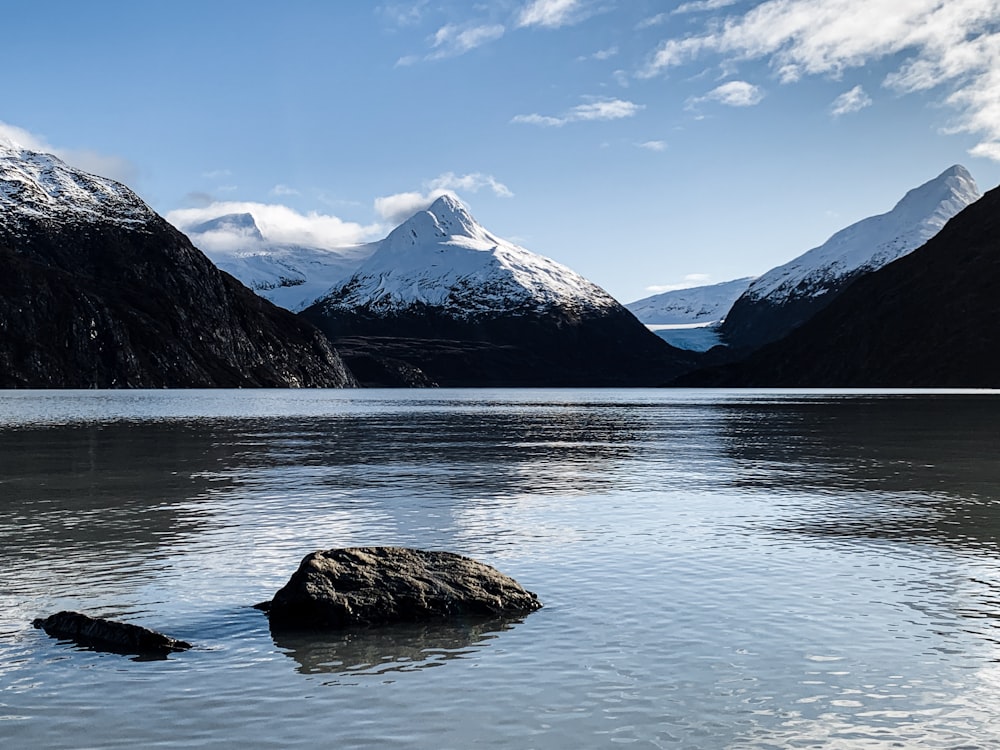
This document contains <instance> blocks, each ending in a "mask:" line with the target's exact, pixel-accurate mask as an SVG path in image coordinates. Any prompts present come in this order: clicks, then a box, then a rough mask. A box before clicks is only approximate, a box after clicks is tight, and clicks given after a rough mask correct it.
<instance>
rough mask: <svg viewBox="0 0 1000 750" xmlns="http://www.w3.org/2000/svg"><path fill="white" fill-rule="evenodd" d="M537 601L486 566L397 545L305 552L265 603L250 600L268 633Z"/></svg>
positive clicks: (489, 613)
mask: <svg viewBox="0 0 1000 750" xmlns="http://www.w3.org/2000/svg"><path fill="white" fill-rule="evenodd" d="M541 606H542V604H541V602H539V601H538V597H537V596H535V594H533V593H531V592H530V591H525V590H524V589H523V588H521V585H520V584H519V583H518V582H517V581H515V580H514V579H513V578H510V577H509V576H506V575H504V574H503V573H501V572H499V571H498V570H496V569H495V568H492V567H490V566H489V565H485V564H484V563H481V562H477V561H475V560H472V559H470V558H468V557H463V556H462V555H456V554H454V553H451V552H430V551H426V550H416V549H405V548H402V547H354V548H346V549H331V550H325V551H319V552H313V553H312V554H309V555H306V557H305V558H304V559H303V560H302V563H301V564H300V565H299V569H298V570H297V571H295V573H294V574H293V575H292V577H291V579H290V580H289V581H288V583H287V584H285V586H284V587H283V588H282V589H281V590H280V591H278V593H277V594H275V595H274V599H273V600H272V601H270V602H265V603H264V604H258V605H257V607H258V608H259V609H263V610H264V611H265V612H267V614H268V618H269V620H270V623H271V628H272V630H273V629H295V628H344V627H349V626H352V625H361V626H367V625H383V624H387V623H394V622H421V621H427V620H449V619H456V618H497V617H510V616H516V615H523V614H527V613H529V612H533V611H535V610H536V609H539V608H540V607H541Z"/></svg>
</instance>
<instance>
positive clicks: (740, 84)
mask: <svg viewBox="0 0 1000 750" xmlns="http://www.w3.org/2000/svg"><path fill="white" fill-rule="evenodd" d="M763 98H764V92H763V91H762V90H761V88H760V87H759V86H754V85H753V84H752V83H747V82H746V81H729V82H728V83H724V84H722V85H721V86H717V87H715V88H714V89H712V90H711V91H709V92H708V93H707V94H705V95H704V96H697V97H694V98H693V99H691V100H690V101H689V102H688V107H689V108H690V107H692V106H694V105H697V104H700V103H702V102H719V103H720V104H725V105H726V106H728V107H753V106H754V105H756V104H760V102H761V100H762V99H763Z"/></svg>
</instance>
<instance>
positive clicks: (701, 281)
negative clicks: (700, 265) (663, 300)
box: [646, 273, 712, 294]
mask: <svg viewBox="0 0 1000 750" xmlns="http://www.w3.org/2000/svg"><path fill="white" fill-rule="evenodd" d="M711 278H712V277H711V276H709V275H708V274H707V273H689V274H687V275H686V276H685V277H684V280H683V281H681V282H680V283H677V284H654V285H653V286H647V287H646V291H647V292H652V293H653V294H662V293H663V292H676V291H679V290H681V289H692V288H693V287H696V286H705V285H706V284H707V283H708V282H709V281H710V280H711Z"/></svg>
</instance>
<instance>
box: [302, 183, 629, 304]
mask: <svg viewBox="0 0 1000 750" xmlns="http://www.w3.org/2000/svg"><path fill="white" fill-rule="evenodd" d="M321 304H322V306H323V307H324V309H327V310H332V309H342V310H354V309H358V308H362V309H365V310H367V311H370V312H372V313H375V314H383V315H384V314H388V313H396V312H402V311H405V310H407V309H409V308H411V307H414V306H420V307H431V308H435V309H436V310H438V311H440V312H442V313H444V314H447V315H449V316H452V317H455V318H459V319H469V318H475V317H477V316H483V315H486V316H489V315H496V314H504V315H506V314H510V313H511V312H513V311H516V310H525V309H530V310H534V311H545V310H549V309H553V308H559V309H562V310H565V311H577V312H583V311H588V310H594V311H603V310H610V309H614V308H617V307H619V303H618V302H616V301H615V300H614V299H613V298H612V297H611V296H610V295H609V294H608V293H607V292H605V291H604V290H603V289H601V288H600V287H599V286H597V285H596V284H594V283H592V282H590V281H588V280H587V279H585V278H583V277H582V276H580V275H579V274H577V273H576V272H574V271H572V270H570V269H569V268H567V267H566V266H564V265H561V264H560V263H556V262H555V261H553V260H550V259H548V258H545V257H542V256H540V255H536V254H535V253H532V252H530V251H528V250H525V249H524V248H522V247H518V246H517V245H514V244H512V243H510V242H507V241H506V240H502V239H500V238H499V237H497V236H496V235H493V234H491V233H490V232H489V231H487V230H486V229H485V228H484V227H482V226H481V225H480V224H479V223H477V222H476V220H475V219H473V218H472V216H470V215H469V212H468V211H466V209H465V207H464V206H462V204H461V203H460V202H459V201H458V200H457V199H455V198H453V197H451V196H450V195H444V196H442V197H440V198H438V199H437V200H436V201H435V202H434V203H433V205H431V207H430V208H428V209H427V210H426V211H420V212H418V213H417V214H415V215H414V216H413V217H411V218H410V219H408V220H407V221H405V222H404V223H403V224H401V225H400V226H398V227H396V229H394V230H393V231H392V232H391V233H390V234H389V236H388V237H386V238H385V239H384V240H382V241H381V242H379V243H377V249H376V250H375V252H374V253H373V254H372V255H371V257H370V258H369V259H368V260H367V261H365V262H364V263H363V264H362V265H361V266H360V267H359V268H358V270H357V271H356V272H355V273H354V275H353V276H352V277H351V278H350V279H349V280H347V281H346V283H344V284H343V286H341V287H340V288H336V289H332V290H331V291H330V293H329V294H328V295H326V296H325V297H324V298H323V299H322V300H321Z"/></svg>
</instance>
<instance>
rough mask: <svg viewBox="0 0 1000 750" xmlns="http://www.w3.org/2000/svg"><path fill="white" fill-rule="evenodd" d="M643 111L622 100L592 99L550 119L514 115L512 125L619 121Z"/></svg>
mask: <svg viewBox="0 0 1000 750" xmlns="http://www.w3.org/2000/svg"><path fill="white" fill-rule="evenodd" d="M643 109H645V105H643V104H636V103H635V102H630V101H626V100H624V99H609V98H596V97H592V98H591V99H590V101H587V102H585V103H584V104H578V105H577V106H575V107H573V108H572V109H571V110H569V111H567V112H566V113H564V114H562V115H560V116H558V117H552V116H550V115H540V114H537V113H536V114H530V115H516V116H515V117H514V118H512V119H511V122H512V123H517V124H523V125H541V126H543V127H562V126H563V125H566V124H567V123H571V122H592V121H595V120H621V119H624V118H626V117H634V116H635V115H636V114H638V113H639V112H640V111H642V110H643Z"/></svg>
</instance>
